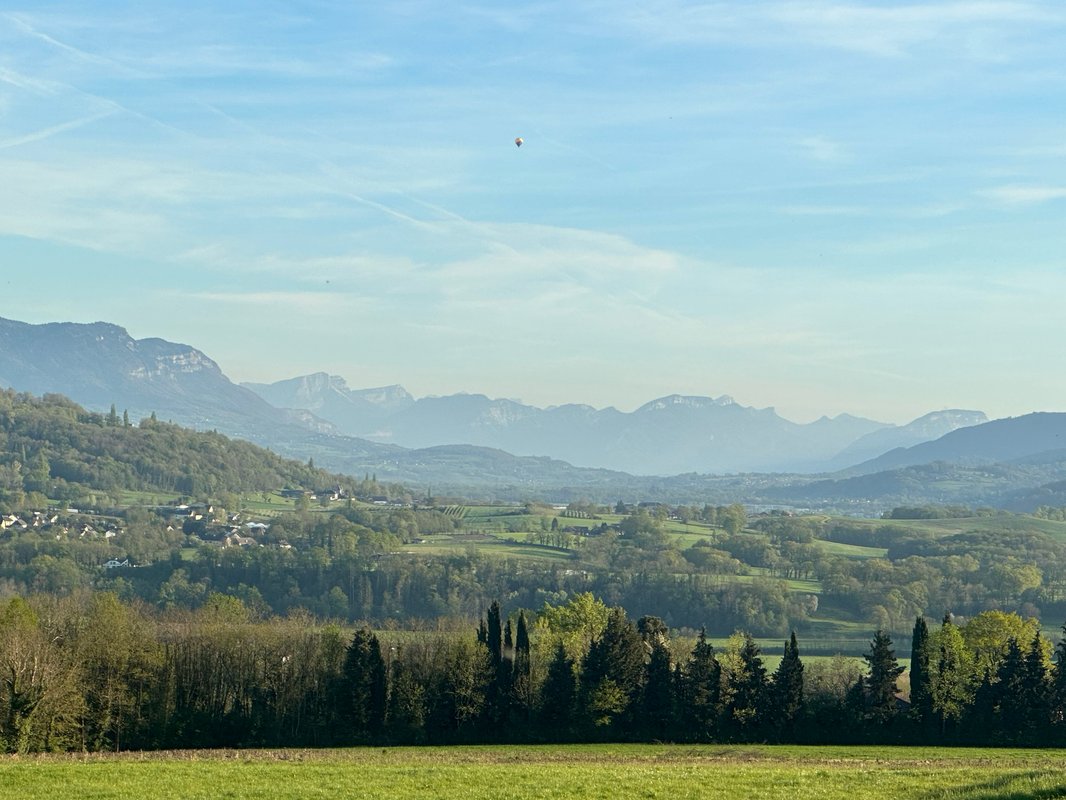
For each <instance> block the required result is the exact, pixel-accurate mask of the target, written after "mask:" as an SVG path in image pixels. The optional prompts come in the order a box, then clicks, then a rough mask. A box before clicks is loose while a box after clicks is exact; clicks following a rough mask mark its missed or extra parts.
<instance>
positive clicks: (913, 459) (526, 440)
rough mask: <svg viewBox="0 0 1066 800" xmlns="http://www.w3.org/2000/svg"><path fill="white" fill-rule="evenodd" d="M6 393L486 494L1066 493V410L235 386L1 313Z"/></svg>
mask: <svg viewBox="0 0 1066 800" xmlns="http://www.w3.org/2000/svg"><path fill="white" fill-rule="evenodd" d="M0 385H2V386H5V387H10V388H13V389H16V390H18V391H26V392H31V393H34V394H44V393H50V392H54V393H61V394H65V395H67V396H69V397H70V398H71V399H73V400H75V401H76V402H78V403H80V404H82V405H85V406H86V407H89V408H91V409H96V410H99V411H107V410H108V409H109V408H110V406H111V405H115V406H116V408H117V409H118V410H119V412H122V411H128V412H129V414H130V416H131V418H133V419H134V420H137V419H139V418H140V417H144V416H148V415H149V414H152V413H155V414H156V415H157V416H158V417H159V418H160V419H163V420H172V421H174V422H177V423H180V424H183V425H187V426H190V427H194V428H199V429H217V430H219V431H221V432H223V433H226V434H229V435H233V436H239V437H242V438H246V439H249V440H251V441H254V442H256V443H258V444H262V445H265V446H268V447H270V448H272V449H274V450H276V451H277V452H279V453H281V454H283V455H286V456H291V457H298V458H309V457H313V458H314V459H315V462H316V463H317V464H319V465H320V466H324V467H327V468H329V469H334V470H339V471H344V472H348V473H349V474H355V475H362V474H363V473H364V472H374V473H376V474H377V475H378V477H379V478H381V479H385V480H395V481H402V482H406V483H408V484H411V485H413V486H422V487H432V488H433V489H434V490H435V491H438V492H449V491H450V492H455V493H474V494H477V495H478V496H482V497H488V496H497V497H507V498H510V499H519V498H521V497H529V496H540V497H545V498H548V497H550V498H554V499H562V500H565V499H573V498H577V497H586V498H589V499H601V500H604V501H606V500H612V499H618V498H620V497H627V498H646V499H662V500H667V501H671V502H732V501H734V500H740V501H745V502H750V503H768V504H784V505H801V506H824V505H833V504H836V505H838V506H841V505H843V506H847V507H855V508H859V509H863V510H873V509H876V508H878V507H884V506H886V505H890V504H893V503H900V502H907V503H909V502H915V503H917V502H968V503H975V504H976V503H982V502H985V503H988V504H997V503H998V504H1001V505H1007V506H1013V507H1029V506H1033V505H1035V504H1042V503H1044V502H1046V503H1048V504H1054V503H1055V501H1056V500H1057V499H1059V498H1064V502H1066V483H1063V482H1064V481H1066V414H1056V413H1042V414H1030V415H1026V416H1024V417H1018V418H1014V419H1007V420H995V421H992V422H988V421H987V420H986V418H985V415H984V414H982V413H981V412H977V411H962V410H950V411H937V412H933V413H930V414H927V415H925V416H923V417H921V418H919V419H917V420H915V421H913V422H912V423H910V424H908V425H904V426H894V425H887V424H885V423H881V422H877V421H874V420H868V419H863V418H860V417H853V416H849V415H846V414H843V415H840V416H837V417H833V418H828V417H823V418H821V419H819V420H816V421H815V422H812V423H808V424H798V423H794V422H791V421H789V420H786V419H784V418H782V417H780V416H779V415H778V414H777V413H776V412H775V411H774V410H773V409H772V408H766V409H755V408H749V407H746V406H743V405H740V404H738V403H736V402H735V401H734V400H733V399H732V398H730V397H728V396H724V395H723V396H720V397H717V398H711V397H688V396H681V395H669V396H667V397H663V398H659V399H657V400H653V401H651V402H649V403H646V404H645V405H643V406H641V407H640V408H638V409H636V410H635V411H633V412H628V413H627V412H621V411H618V410H617V409H614V408H606V409H595V408H592V407H589V406H583V405H563V406H555V407H550V408H544V409H542V408H537V407H534V406H530V405H526V404H523V403H520V402H517V401H514V400H501V399H490V398H488V397H485V396H484V395H478V394H458V395H451V396H448V397H426V398H420V399H416V398H414V397H412V396H411V395H410V394H409V393H408V392H407V391H405V390H404V389H403V388H402V387H399V386H389V387H379V388H372V389H351V388H349V387H348V385H347V383H346V382H345V381H344V380H343V379H342V378H339V377H337V376H330V375H327V374H325V373H314V374H309V375H306V376H302V377H298V378H293V379H290V380H286V381H279V382H277V383H273V384H269V385H257V384H249V385H247V386H238V385H236V384H234V383H232V382H231V381H230V380H229V379H228V378H227V377H226V376H225V374H223V372H222V370H221V369H220V368H219V366H218V365H217V364H216V363H215V362H214V361H213V360H211V359H210V358H209V357H208V356H207V355H205V354H204V353H202V352H200V351H199V350H196V349H195V348H193V347H191V346H189V345H183V344H176V343H172V342H167V341H164V340H162V339H141V340H135V339H133V338H131V337H130V336H129V334H128V333H127V332H126V331H125V330H124V329H122V328H120V327H118V326H116V325H111V324H107V323H93V324H89V325H83V324H75V323H51V324H46V325H30V324H26V323H22V322H15V321H11V320H4V319H0ZM715 473H717V476H716V475H715ZM730 473H731V474H730ZM771 473H773V474H771ZM799 473H817V474H810V475H809V477H805V476H804V475H802V474H799ZM641 475H644V476H655V475H658V476H672V477H640V476H641Z"/></svg>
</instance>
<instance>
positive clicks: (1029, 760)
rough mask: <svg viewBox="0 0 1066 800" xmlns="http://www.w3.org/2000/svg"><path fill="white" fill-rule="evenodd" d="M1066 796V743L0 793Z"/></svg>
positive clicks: (716, 754)
mask: <svg viewBox="0 0 1066 800" xmlns="http://www.w3.org/2000/svg"><path fill="white" fill-rule="evenodd" d="M1064 796H1066V751H1062V750H988V749H972V750H971V749H954V750H952V749H943V748H889V747H878V748H874V747H851V748H849V747H824V748H819V747H767V746H748V745H737V746H705V747H703V746H701V747H695V746H664V745H611V746H602V745H578V746H541V747H529V746H521V747H505V746H494V747H453V748H438V747H426V748H388V749H381V748H356V749H348V750H318V751H309V750H273V751H253V750H249V751H200V752H179V753H146V754H140V753H129V754H121V755H89V756H85V755H72V756H39V757H21V758H18V757H4V758H3V759H2V760H0V798H37V797H48V798H52V797H57V798H59V797H61V798H89V797H91V798H101V799H102V800H106V799H109V798H115V799H121V800H135V799H136V800H151V798H163V797H182V798H211V799H212V800H216V799H218V798H260V797H263V798H272V799H273V798H276V799H277V800H285V799H286V798H326V799H328V800H336V799H337V798H441V800H448V798H462V800H482V798H484V799H485V800H488V798H493V799H495V798H501V797H506V798H560V799H561V798H566V799H567V800H585V799H586V798H611V799H612V800H614V799H615V798H617V799H618V800H629V799H630V798H633V799H635V798H642V799H647V798H652V799H654V798H663V799H664V800H666V799H667V798H669V800H676V799H677V798H729V799H730V800H732V799H733V798H738V799H740V798H744V799H745V800H746V799H747V798H765V799H766V800H775V798H781V799H782V800H785V799H786V798H787V800H798V799H799V798H818V799H820V800H837V798H840V799H841V800H858V799H860V798H870V799H871V800H877V799H878V798H886V800H888V799H889V798H890V799H891V800H899V799H900V798H922V799H923V800H1007V798H1012V799H1014V800H1020V798H1052V797H1064Z"/></svg>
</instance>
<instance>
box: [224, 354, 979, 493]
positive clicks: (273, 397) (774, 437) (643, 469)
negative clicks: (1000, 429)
mask: <svg viewBox="0 0 1066 800" xmlns="http://www.w3.org/2000/svg"><path fill="white" fill-rule="evenodd" d="M244 386H246V387H247V388H249V389H251V390H252V391H254V392H256V393H257V394H258V395H259V396H260V397H262V398H263V399H265V400H267V401H268V402H270V403H272V404H273V405H275V406H278V407H282V408H292V409H301V410H305V411H309V412H312V413H314V414H315V415H317V416H319V417H321V418H323V419H326V420H328V421H329V422H331V423H333V424H334V425H336V426H337V428H338V429H339V430H340V431H341V432H343V433H345V434H347V435H350V436H357V437H361V438H365V439H369V440H371V441H378V442H387V443H390V444H398V445H401V446H403V447H409V448H424V447H434V446H439V445H449V444H457V443H463V444H471V445H478V446H483V447H493V448H497V449H501V450H505V451H507V452H509V453H514V454H515V455H530V456H551V457H552V458H559V459H562V460H564V461H567V462H569V463H571V464H575V465H579V466H587V467H599V468H606V469H613V470H617V471H620V472H628V473H631V474H634V475H676V474H680V473H685V472H700V473H730V472H732V473H735V472H822V471H826V470H831V469H836V468H840V467H846V466H850V465H852V464H855V463H857V462H860V461H864V460H866V459H869V458H872V457H874V456H877V455H880V454H881V453H884V452H886V451H888V450H891V449H893V448H897V447H905V446H908V445H913V444H915V443H918V442H924V441H928V440H929V439H934V438H936V437H938V436H941V435H943V434H945V433H947V432H949V431H952V430H955V429H956V428H958V427H961V426H964V425H975V424H978V423H981V422H985V421H986V419H987V418H986V417H985V415H984V414H982V413H981V412H978V411H941V412H934V413H932V414H928V415H926V416H924V417H922V418H921V419H918V420H915V421H914V422H912V423H911V424H909V425H906V426H895V425H887V424H885V423H883V422H875V421H874V420H869V419H863V418H861V417H854V416H850V415H848V414H841V415H839V416H836V417H832V418H829V417H822V418H821V419H819V420H816V421H815V422H811V423H808V424H798V423H795V422H790V421H789V420H787V419H784V418H782V417H780V416H779V415H778V414H777V413H776V412H775V411H774V409H772V408H764V409H756V408H750V407H747V406H743V405H740V404H738V403H737V402H736V401H734V400H733V398H731V397H729V396H728V395H723V396H721V397H717V398H711V397H687V396H682V395H670V396H667V397H661V398H658V399H656V400H652V401H651V402H649V403H646V404H645V405H643V406H641V407H640V408H638V409H637V410H636V411H633V412H630V413H625V412H622V411H618V410H617V409H615V408H604V409H596V408H592V407H591V406H587V405H576V404H569V405H561V406H552V407H550V408H537V407H535V406H530V405H525V404H523V403H520V402H518V401H515V400H506V399H491V398H488V397H486V396H485V395H481V394H455V395H449V396H446V397H424V398H421V399H418V400H416V399H415V398H414V397H412V396H411V395H410V394H409V393H408V392H407V391H406V390H405V389H403V388H402V387H400V386H387V387H381V388H375V389H350V388H348V385H347V383H346V382H345V380H344V379H343V378H341V377H339V376H337V375H327V374H325V373H321V372H320V373H315V374H313V375H305V376H302V377H298V378H292V379H290V380H285V381H278V382H277V383H272V384H252V383H248V384H244Z"/></svg>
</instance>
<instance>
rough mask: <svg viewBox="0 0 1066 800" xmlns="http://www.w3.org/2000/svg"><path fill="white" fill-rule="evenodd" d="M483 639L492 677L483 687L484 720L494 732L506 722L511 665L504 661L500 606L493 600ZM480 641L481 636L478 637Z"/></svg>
mask: <svg viewBox="0 0 1066 800" xmlns="http://www.w3.org/2000/svg"><path fill="white" fill-rule="evenodd" d="M483 627H484V630H485V638H484V641H483V644H484V645H485V647H486V648H487V649H488V653H489V663H490V674H491V676H492V678H491V680H490V681H489V683H488V685H487V686H486V687H485V705H484V714H485V720H486V721H487V722H488V724H489V726H490V727H491V728H492V729H494V730H496V729H498V727H499V726H500V725H501V724H502V723H503V722H504V721H505V720H506V718H507V713H508V705H509V701H510V696H511V669H510V667H511V665H510V662H508V661H506V660H505V659H504V657H503V656H504V653H503V627H502V615H501V613H500V604H499V602H498V601H496V600H493V601H492V603H491V604H490V605H489V610H488V613H487V614H486V615H485V620H484V622H483ZM478 640H479V641H481V635H480V634H479V635H478Z"/></svg>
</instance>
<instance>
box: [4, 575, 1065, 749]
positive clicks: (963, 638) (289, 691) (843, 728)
mask: <svg viewBox="0 0 1066 800" xmlns="http://www.w3.org/2000/svg"><path fill="white" fill-rule="evenodd" d="M467 631H468V632H466V633H463V632H456V633H451V634H443V633H441V634H433V633H424V634H421V635H414V634H411V633H401V632H393V633H390V632H388V631H385V632H382V633H381V634H380V635H379V634H376V633H374V632H372V631H370V630H369V629H366V628H363V629H360V630H357V631H356V632H355V633H354V635H350V634H346V633H343V632H342V630H341V629H339V628H337V627H335V626H326V627H317V626H314V625H313V624H312V620H311V619H310V618H308V617H307V616H306V615H300V614H296V615H293V616H290V617H287V618H279V619H272V620H268V621H260V622H254V621H253V620H252V618H251V615H250V613H249V611H248V609H247V607H246V606H245V605H244V604H243V603H242V602H241V601H240V600H238V599H237V598H233V597H229V596H225V595H218V594H216V595H212V596H211V597H210V598H208V601H207V602H206V603H205V604H204V605H203V606H202V607H201V609H200V610H199V611H197V612H196V613H194V614H188V613H180V614H174V613H170V614H162V615H161V614H157V613H154V612H152V611H150V610H149V609H147V608H145V607H142V606H138V605H128V604H125V603H122V602H121V601H120V600H118V598H116V597H115V596H114V595H113V594H110V593H96V594H91V595H77V596H72V597H69V598H63V599H60V598H55V597H34V598H30V599H28V600H26V599H22V598H14V599H11V600H9V601H7V602H6V603H5V604H4V605H3V606H0V675H2V677H3V680H2V682H0V747H2V748H3V749H5V750H7V751H10V752H20V753H27V752H38V751H52V750H103V749H151V748H176V747H223V746H227V747H247V746H323V745H346V744H370V743H373V744H399V743H451V742H514V741H533V742H570V741H601V740H636V741H652V740H654V741H678V742H681V741H686V742H746V741H775V742H810V743H829V742H891V743H898V742H914V743H953V744H961V743H965V744H978V743H980V744H1007V743H1010V744H1021V745H1026V744H1041V745H1047V744H1049V743H1066V724H1064V718H1066V716H1064V710H1066V644H1060V645H1059V648H1058V653H1057V654H1056V655H1057V659H1056V661H1055V662H1054V663H1052V662H1051V660H1050V655H1051V653H1050V646H1049V645H1048V643H1047V642H1046V641H1045V640H1044V639H1043V638H1042V637H1041V635H1040V633H1039V631H1038V630H1036V628H1035V625H1034V624H1033V623H1032V622H1031V621H1028V622H1027V621H1024V620H1022V619H1021V618H1020V617H1018V616H1017V615H1009V614H1003V613H1002V612H986V613H984V614H981V615H978V616H977V617H974V618H973V619H972V620H971V621H969V622H968V623H967V624H966V625H964V626H958V625H956V624H954V622H953V621H952V620H951V619H948V618H946V619H945V620H944V621H943V624H942V625H941V626H940V627H939V628H937V629H935V630H933V629H931V628H930V627H929V626H928V624H927V622H926V620H925V619H924V618H921V617H919V618H918V619H917V621H916V622H915V624H914V627H913V633H912V654H911V661H910V669H909V674H908V675H907V678H908V679H909V681H908V682H909V691H907V692H901V686H900V683H901V673H903V672H904V668H903V667H901V666H900V665H899V662H898V661H897V658H896V654H895V652H894V648H893V643H892V640H891V638H890V637H889V636H888V635H887V634H885V633H884V632H882V631H878V632H877V633H876V634H875V636H874V637H873V640H872V641H871V642H870V645H869V649H868V652H867V653H866V655H865V656H864V660H865V664H861V663H857V662H856V660H849V659H843V658H836V659H820V660H817V661H815V662H814V663H812V664H810V665H807V664H805V663H804V661H803V659H802V657H801V653H800V647H799V643H798V641H797V638H796V636H795V634H793V635H792V636H791V637H789V639H788V640H787V641H786V642H785V647H784V655H783V656H782V658H781V659H780V661H779V663H778V665H777V667H776V669H774V670H773V672H772V673H771V672H770V671H769V670H768V668H767V665H766V663H765V662H764V660H763V657H762V655H761V653H760V650H759V647H758V645H757V644H756V643H755V641H754V639H753V638H752V637H751V636H750V635H749V634H746V633H737V634H735V635H734V636H733V637H731V638H730V640H729V641H728V642H727V643H726V645H725V646H724V647H722V648H721V649H720V650H717V651H716V649H715V648H714V647H713V646H712V645H711V643H710V642H709V641H708V640H707V638H706V636H705V635H704V634H703V633H702V632H701V633H700V634H699V635H698V636H697V637H696V639H695V641H693V642H688V641H680V640H675V639H672V638H671V631H670V629H669V628H668V627H667V626H666V625H665V624H664V623H663V622H662V620H661V619H659V618H657V617H652V616H644V617H641V618H640V619H639V621H637V622H636V624H634V623H633V622H631V621H630V620H629V619H628V617H627V616H626V614H625V612H624V611H623V610H622V609H620V608H618V607H608V606H607V605H605V604H604V603H602V602H601V601H599V600H597V599H596V598H594V597H593V596H592V595H589V594H582V595H578V596H576V597H574V598H573V599H572V600H571V601H570V602H568V603H566V604H564V605H560V606H552V605H550V604H546V605H545V606H544V607H543V608H542V609H541V610H540V612H539V613H537V614H535V615H529V616H527V615H526V614H525V613H524V612H521V611H520V612H519V613H518V614H517V615H512V616H506V615H504V613H503V612H502V611H501V608H500V606H499V604H497V603H495V602H494V603H492V604H491V605H490V606H489V609H488V612H487V614H486V615H485V617H483V618H482V620H481V622H480V624H479V626H478V628H477V631H476V633H475V632H474V631H472V630H470V629H467Z"/></svg>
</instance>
